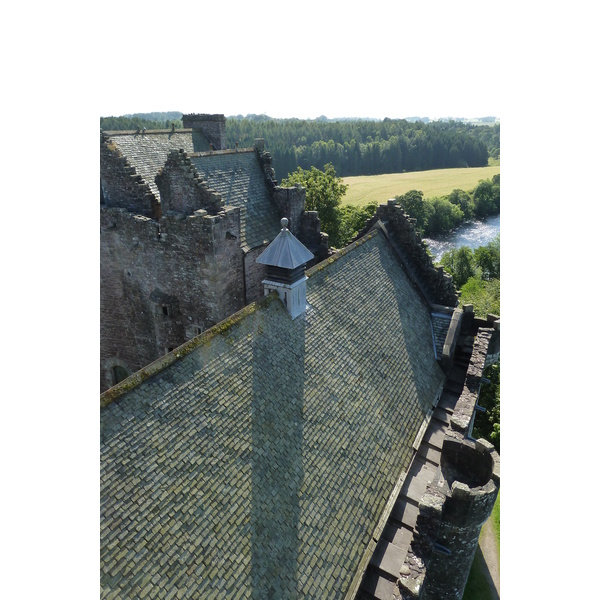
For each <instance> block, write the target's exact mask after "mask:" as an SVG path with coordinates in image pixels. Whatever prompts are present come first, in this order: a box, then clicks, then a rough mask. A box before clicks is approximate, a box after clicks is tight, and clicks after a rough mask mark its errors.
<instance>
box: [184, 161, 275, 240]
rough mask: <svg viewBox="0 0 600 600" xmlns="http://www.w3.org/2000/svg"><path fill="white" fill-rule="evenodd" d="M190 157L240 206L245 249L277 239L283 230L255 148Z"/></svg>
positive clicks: (226, 198) (227, 200)
mask: <svg viewBox="0 0 600 600" xmlns="http://www.w3.org/2000/svg"><path fill="white" fill-rule="evenodd" d="M190 160H191V162H192V163H193V165H194V166H195V167H196V170H197V171H198V173H200V175H201V176H202V177H204V179H205V180H206V181H207V183H208V185H209V187H210V188H211V189H213V190H216V191H217V192H219V193H220V194H221V196H222V197H223V200H224V201H225V204H226V205H229V206H236V207H239V208H240V209H241V210H240V228H241V237H242V239H241V246H242V248H244V249H246V250H249V249H252V248H258V247H260V246H262V245H263V243H264V242H265V241H267V242H270V241H271V240H273V238H275V236H276V235H277V234H278V233H279V230H280V229H281V225H280V220H279V218H278V216H277V215H278V212H279V211H278V210H277V209H276V206H275V204H274V203H273V201H272V200H271V192H270V190H269V188H268V187H267V183H266V181H265V175H264V173H263V170H262V167H261V165H260V162H259V161H258V157H257V156H256V153H255V152H254V150H242V151H239V152H227V153H223V154H219V153H210V154H200V155H197V156H192V157H190Z"/></svg>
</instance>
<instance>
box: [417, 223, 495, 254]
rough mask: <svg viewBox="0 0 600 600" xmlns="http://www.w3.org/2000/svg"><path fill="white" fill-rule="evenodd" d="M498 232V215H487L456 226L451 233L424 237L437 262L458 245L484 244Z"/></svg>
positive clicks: (474, 246) (473, 246)
mask: <svg viewBox="0 0 600 600" xmlns="http://www.w3.org/2000/svg"><path fill="white" fill-rule="evenodd" d="M499 233H500V215H494V216H492V217H487V218H485V219H484V220H483V221H472V222H470V223H465V224H464V225H461V226H460V227H457V228H456V229H455V230H454V231H453V232H452V233H449V234H447V235H443V236H439V237H437V238H435V239H433V238H424V241H425V242H427V245H428V246H429V250H430V252H431V254H432V255H433V257H434V258H433V260H434V262H438V261H439V260H440V258H441V257H442V254H444V252H448V250H451V249H452V248H458V247H460V246H468V247H469V248H477V247H478V246H485V245H486V244H488V243H489V242H491V241H492V240H493V239H494V238H495V237H496V235H498V234H499Z"/></svg>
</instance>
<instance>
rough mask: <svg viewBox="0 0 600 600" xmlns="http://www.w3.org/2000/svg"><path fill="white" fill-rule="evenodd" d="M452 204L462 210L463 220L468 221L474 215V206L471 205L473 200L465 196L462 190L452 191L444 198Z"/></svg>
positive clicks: (465, 193) (467, 195)
mask: <svg viewBox="0 0 600 600" xmlns="http://www.w3.org/2000/svg"><path fill="white" fill-rule="evenodd" d="M446 197H447V198H448V200H449V201H450V202H452V204H456V206H458V207H459V208H460V210H462V212H463V215H464V218H465V220H466V221H470V220H471V219H472V218H473V216H474V215H475V205H474V203H473V198H471V196H469V194H467V192H463V190H458V189H457V190H452V192H450V194H448V196H446Z"/></svg>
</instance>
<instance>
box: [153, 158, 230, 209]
mask: <svg viewBox="0 0 600 600" xmlns="http://www.w3.org/2000/svg"><path fill="white" fill-rule="evenodd" d="M156 185H157V186H158V189H159V191H160V198H161V204H162V212H163V213H167V212H169V211H173V212H179V213H182V214H185V215H190V214H192V213H193V212H194V211H196V210H198V209H204V210H206V211H207V212H208V213H209V214H211V215H216V214H217V213H218V212H219V211H220V210H221V209H222V208H223V206H224V202H223V199H222V198H221V195H220V194H219V193H218V192H215V191H212V190H210V189H209V187H208V184H207V183H206V182H205V181H204V180H203V179H202V177H201V176H200V174H199V173H198V172H197V171H196V169H195V168H194V165H193V164H192V163H191V161H190V159H189V157H188V155H187V154H186V153H185V152H184V151H183V150H179V151H177V150H172V151H171V152H170V153H169V156H168V158H167V162H166V163H165V166H164V167H163V168H162V169H161V170H160V171H159V172H158V174H157V175H156Z"/></svg>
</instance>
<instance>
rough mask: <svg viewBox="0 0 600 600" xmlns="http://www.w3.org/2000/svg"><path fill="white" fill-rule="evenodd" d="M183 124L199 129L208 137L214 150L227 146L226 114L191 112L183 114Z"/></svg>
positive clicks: (223, 148) (186, 126)
mask: <svg viewBox="0 0 600 600" xmlns="http://www.w3.org/2000/svg"><path fill="white" fill-rule="evenodd" d="M182 121H183V126H184V127H185V128H190V129H199V130H200V131H202V133H203V134H204V135H205V136H206V137H207V138H208V141H209V142H210V143H211V144H212V146H213V149H214V150H225V149H226V148H227V137H226V135H225V122H226V120H225V115H207V114H196V113H191V114H188V115H183V116H182Z"/></svg>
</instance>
